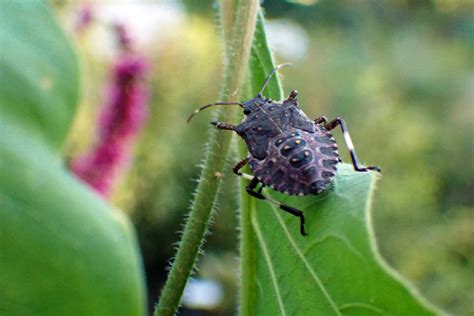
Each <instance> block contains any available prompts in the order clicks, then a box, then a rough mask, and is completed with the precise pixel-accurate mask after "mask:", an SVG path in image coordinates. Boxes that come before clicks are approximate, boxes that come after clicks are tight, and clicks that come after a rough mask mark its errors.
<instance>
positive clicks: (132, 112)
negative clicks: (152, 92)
mask: <svg viewBox="0 0 474 316" xmlns="http://www.w3.org/2000/svg"><path fill="white" fill-rule="evenodd" d="M114 30H115V35H116V38H117V43H118V47H119V49H120V54H119V56H118V57H117V60H116V62H115V65H114V67H113V70H112V75H111V77H112V78H111V83H110V84H109V87H108V89H107V95H106V99H105V104H104V107H103V109H102V112H101V114H100V117H99V119H98V123H99V135H98V140H97V143H96V145H95V146H94V148H93V150H92V151H91V152H90V153H88V154H86V155H84V156H79V157H77V158H75V159H74V160H73V161H72V162H71V169H72V170H73V172H74V173H75V174H76V175H77V176H79V177H80V178H81V179H83V180H84V181H86V182H87V183H89V185H91V186H92V187H93V188H94V189H95V190H96V191H98V192H99V193H101V194H102V195H104V196H106V197H108V196H109V195H110V193H111V191H112V189H113V187H114V183H115V181H116V179H117V176H118V174H119V171H120V169H122V168H123V167H124V165H125V164H126V162H127V161H128V160H129V157H130V149H131V145H132V144H133V143H134V141H135V139H136V136H137V134H138V132H139V131H140V128H141V127H142V125H143V123H144V121H145V119H146V116H147V113H148V109H147V101H148V97H149V92H148V88H147V86H146V84H145V83H144V79H145V75H146V71H147V70H148V62H147V61H146V60H145V58H144V57H142V56H140V55H138V54H137V53H135V52H134V51H133V47H132V46H133V45H132V44H133V43H132V40H131V37H130V36H129V34H128V32H127V29H126V27H125V26H124V25H122V24H116V25H115V26H114Z"/></svg>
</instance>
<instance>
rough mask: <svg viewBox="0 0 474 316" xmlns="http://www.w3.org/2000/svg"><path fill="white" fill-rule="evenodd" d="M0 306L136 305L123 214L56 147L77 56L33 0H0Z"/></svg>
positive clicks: (140, 305)
mask: <svg viewBox="0 0 474 316" xmlns="http://www.w3.org/2000/svg"><path fill="white" fill-rule="evenodd" d="M0 47H1V51H0V135H2V136H1V138H0V314H2V315H143V314H144V310H145V308H144V307H145V304H144V303H145V299H144V284H143V275H142V267H141V260H140V256H139V253H138V248H137V244H136V239H135V234H134V231H133V229H132V227H131V225H130V223H129V222H128V220H127V219H126V218H125V217H124V216H123V215H122V214H121V213H120V212H119V211H117V210H114V209H112V208H111V207H110V206H109V205H107V204H106V203H105V202H104V201H103V200H102V199H100V198H99V197H98V196H97V195H96V194H95V193H93V192H91V191H90V190H89V189H88V188H87V187H86V186H84V185H83V184H81V183H80V182H79V181H78V180H77V179H75V178H74V177H73V176H72V175H70V174H69V173H68V171H67V170H66V168H65V167H64V166H63V163H62V160H61V157H60V153H61V152H60V149H61V146H62V144H63V143H64V140H65V138H66V135H67V132H68V130H69V128H70V125H71V121H72V119H73V115H74V112H75V110H76V105H77V101H78V68H77V59H76V57H75V54H74V52H73V50H72V49H71V47H70V45H69V43H68V41H67V39H66V38H65V36H64V34H63V33H62V32H61V30H60V29H59V27H58V26H57V24H56V22H55V21H54V19H53V18H52V16H51V14H50V12H49V10H48V8H47V7H46V6H45V5H44V4H42V3H41V2H32V1H29V2H27V3H24V2H18V1H1V2H0Z"/></svg>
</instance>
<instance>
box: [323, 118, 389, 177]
mask: <svg viewBox="0 0 474 316" xmlns="http://www.w3.org/2000/svg"><path fill="white" fill-rule="evenodd" d="M338 125H339V126H341V130H342V134H343V136H344V141H345V142H346V146H347V149H348V150H349V153H350V155H351V159H352V164H353V165H354V170H355V171H368V170H375V171H378V172H380V171H381V169H380V167H378V166H368V167H362V166H361V165H360V163H359V159H358V158H357V153H356V151H355V148H354V144H353V143H352V139H351V135H350V134H349V130H348V129H347V126H346V123H345V122H344V120H343V119H341V118H340V117H336V118H335V119H334V120H332V121H330V122H328V123H326V124H325V125H324V127H325V128H326V129H327V130H328V131H330V130H332V129H334V128H335V127H336V126H338Z"/></svg>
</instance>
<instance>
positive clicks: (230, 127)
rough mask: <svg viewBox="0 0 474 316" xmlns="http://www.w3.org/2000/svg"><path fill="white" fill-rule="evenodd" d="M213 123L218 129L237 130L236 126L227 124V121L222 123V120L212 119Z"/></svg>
mask: <svg viewBox="0 0 474 316" xmlns="http://www.w3.org/2000/svg"><path fill="white" fill-rule="evenodd" d="M211 124H212V125H214V126H215V127H217V128H218V129H225V130H228V131H235V129H236V126H235V125H232V124H226V123H221V122H216V121H212V122H211Z"/></svg>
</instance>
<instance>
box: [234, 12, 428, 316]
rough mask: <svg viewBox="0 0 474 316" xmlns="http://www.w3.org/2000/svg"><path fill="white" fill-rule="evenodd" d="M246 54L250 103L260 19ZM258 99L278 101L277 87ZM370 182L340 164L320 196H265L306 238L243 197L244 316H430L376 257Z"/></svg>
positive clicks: (259, 75) (260, 54) (261, 60)
mask: <svg viewBox="0 0 474 316" xmlns="http://www.w3.org/2000/svg"><path fill="white" fill-rule="evenodd" d="M252 52H253V60H252V63H251V76H250V77H249V80H248V81H249V87H250V88H249V91H251V92H253V93H251V94H250V95H249V97H250V96H251V95H252V94H253V95H255V93H256V91H258V89H259V87H260V85H261V83H262V82H263V79H264V77H265V75H264V74H268V73H269V71H270V70H271V68H272V67H273V62H272V57H271V53H270V51H269V50H268V46H267V44H266V40H265V31H264V28H263V18H262V16H260V20H259V23H258V24H257V35H256V41H255V43H254V49H253V51H252ZM287 71H291V70H287ZM265 95H267V96H270V97H272V98H273V99H276V100H279V99H281V97H282V94H281V88H280V87H279V84H278V81H277V80H273V81H272V83H271V84H270V86H269V88H268V89H267V90H266V93H265ZM302 107H303V109H304V104H303V105H302ZM336 132H337V131H336ZM376 178H377V176H376V174H374V173H372V172H370V173H358V172H354V171H353V168H352V166H351V165H349V164H340V165H339V170H338V172H337V175H336V177H335V181H334V184H333V186H332V188H331V189H330V190H328V191H327V192H325V193H323V194H321V195H319V196H305V197H289V196H286V195H283V194H279V193H276V192H272V191H271V190H266V191H264V192H265V193H266V194H270V195H272V197H273V198H274V199H276V200H278V201H281V202H284V203H286V204H288V205H291V206H293V207H297V208H300V209H302V210H303V211H304V213H305V217H306V231H307V232H308V234H309V236H306V237H303V236H301V235H300V233H299V219H298V218H296V217H293V216H291V215H289V214H287V213H285V212H283V211H282V210H280V209H278V208H275V207H274V206H272V205H270V204H269V203H267V202H265V201H259V200H256V199H253V198H252V197H249V196H248V195H247V193H246V192H245V190H242V246H241V254H242V261H241V262H242V269H241V270H242V284H241V285H242V288H241V313H242V314H243V315H343V314H344V315H432V314H434V313H435V309H433V308H432V307H430V306H428V305H427V304H426V303H424V302H423V300H422V298H420V297H419V296H418V294H416V293H415V291H414V289H412V288H411V287H410V286H409V285H408V284H407V283H406V282H404V281H402V280H401V279H400V278H399V277H398V276H396V274H395V273H394V272H393V271H391V270H390V269H389V268H388V267H387V266H386V265H385V264H384V263H383V262H382V260H381V259H380V257H379V255H378V252H377V249H376V246H375V240H374V236H373V233H372V227H371V217H370V206H371V201H372V195H373V191H374V187H375V181H376ZM247 183H248V182H246V181H245V182H244V183H243V185H242V186H243V187H244V186H245V185H246V184H247Z"/></svg>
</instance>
